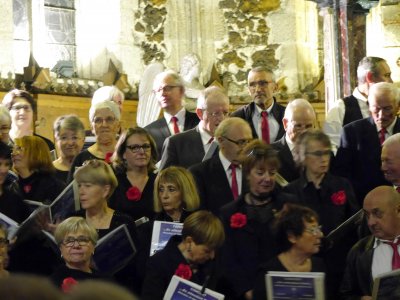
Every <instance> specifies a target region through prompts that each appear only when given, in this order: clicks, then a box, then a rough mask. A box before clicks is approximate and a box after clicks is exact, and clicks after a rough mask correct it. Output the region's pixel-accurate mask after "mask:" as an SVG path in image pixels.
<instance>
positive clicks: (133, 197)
mask: <svg viewBox="0 0 400 300" xmlns="http://www.w3.org/2000/svg"><path fill="white" fill-rule="evenodd" d="M125 195H126V198H128V200H130V201H139V200H140V198H141V197H142V192H141V191H140V190H139V189H138V188H137V187H136V186H131V187H130V188H129V189H128V190H127V191H126V194H125Z"/></svg>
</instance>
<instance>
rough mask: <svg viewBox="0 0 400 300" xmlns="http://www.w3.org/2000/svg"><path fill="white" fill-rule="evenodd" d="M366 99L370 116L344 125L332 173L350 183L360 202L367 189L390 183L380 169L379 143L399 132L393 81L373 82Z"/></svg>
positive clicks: (396, 92) (397, 101)
mask: <svg viewBox="0 0 400 300" xmlns="http://www.w3.org/2000/svg"><path fill="white" fill-rule="evenodd" d="M368 102H369V109H370V111H371V117H369V118H365V119H362V120H358V121H355V122H352V123H350V124H347V125H346V126H345V127H343V131H342V135H341V139H340V147H339V149H338V152H337V154H336V159H335V164H334V173H336V174H338V175H339V176H343V177H346V178H348V179H349V180H350V182H351V183H352V184H353V188H354V191H355V193H356V196H357V199H358V201H359V203H360V205H362V200H363V199H364V197H365V195H366V194H367V193H368V192H369V191H370V190H372V189H373V188H375V187H377V186H380V185H388V184H389V182H387V181H386V180H385V178H384V175H383V172H382V171H381V150H382V149H381V143H382V141H383V140H384V139H385V138H387V137H389V136H390V135H392V134H394V133H397V132H400V120H399V119H398V118H397V116H396V114H397V111H398V109H399V92H398V90H397V88H396V87H395V86H394V85H393V84H392V83H386V82H380V83H376V84H375V85H373V86H372V87H371V88H370V93H369V95H368Z"/></svg>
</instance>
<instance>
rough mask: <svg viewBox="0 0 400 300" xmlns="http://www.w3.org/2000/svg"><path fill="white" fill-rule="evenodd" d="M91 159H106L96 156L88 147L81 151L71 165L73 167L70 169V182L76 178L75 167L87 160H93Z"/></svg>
mask: <svg viewBox="0 0 400 300" xmlns="http://www.w3.org/2000/svg"><path fill="white" fill-rule="evenodd" d="M91 159H98V160H104V158H100V157H97V156H94V155H93V154H92V153H90V152H89V151H88V150H87V149H86V150H83V151H82V152H81V153H79V154H78V155H77V156H75V158H74V161H73V162H72V165H71V169H70V170H69V174H68V183H69V182H71V181H72V180H73V179H74V173H75V169H76V168H77V167H80V166H82V165H83V163H84V162H85V161H87V160H91Z"/></svg>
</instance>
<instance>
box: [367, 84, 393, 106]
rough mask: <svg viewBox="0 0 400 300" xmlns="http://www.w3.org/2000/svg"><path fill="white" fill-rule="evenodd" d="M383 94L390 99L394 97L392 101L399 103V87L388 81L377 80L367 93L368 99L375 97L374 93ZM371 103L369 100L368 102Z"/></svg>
mask: <svg viewBox="0 0 400 300" xmlns="http://www.w3.org/2000/svg"><path fill="white" fill-rule="evenodd" d="M381 94H384V95H386V96H388V97H390V98H391V99H394V103H395V104H396V105H399V102H400V91H399V89H398V88H397V87H396V86H395V85H394V84H393V83H389V82H378V83H375V84H373V85H372V86H371V88H370V89H369V93H368V100H369V101H370V98H372V97H375V96H376V95H381ZM369 103H370V104H371V102H369Z"/></svg>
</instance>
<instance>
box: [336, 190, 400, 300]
mask: <svg viewBox="0 0 400 300" xmlns="http://www.w3.org/2000/svg"><path fill="white" fill-rule="evenodd" d="M363 210H364V214H365V215H366V217H367V220H368V227H369V229H370V231H371V233H372V235H370V236H367V237H365V238H363V239H362V240H360V241H359V242H358V243H357V244H355V245H354V246H353V248H352V249H351V251H350V253H349V255H348V257H347V267H346V271H345V275H344V277H343V281H342V285H341V288H340V294H341V295H342V298H341V299H366V300H367V299H372V298H371V295H372V283H373V280H374V279H375V278H376V277H377V276H378V275H380V274H383V273H386V272H390V271H392V270H393V269H395V268H396V266H394V265H393V261H392V259H393V257H394V256H393V255H394V254H396V253H394V251H393V248H395V249H396V251H397V255H398V246H397V245H396V246H394V245H395V242H396V241H397V240H399V235H400V195H399V194H398V193H397V192H396V190H395V189H393V188H392V187H389V186H380V187H377V188H375V189H374V190H372V191H371V192H369V193H368V194H367V196H366V197H365V199H364V205H363ZM391 244H393V246H392V245H391ZM383 298H384V299H389V298H386V297H382V299H383ZM377 299H380V298H379V297H378V298H377ZM391 299H398V298H395V297H394V298H391Z"/></svg>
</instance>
